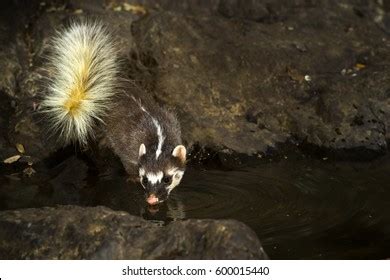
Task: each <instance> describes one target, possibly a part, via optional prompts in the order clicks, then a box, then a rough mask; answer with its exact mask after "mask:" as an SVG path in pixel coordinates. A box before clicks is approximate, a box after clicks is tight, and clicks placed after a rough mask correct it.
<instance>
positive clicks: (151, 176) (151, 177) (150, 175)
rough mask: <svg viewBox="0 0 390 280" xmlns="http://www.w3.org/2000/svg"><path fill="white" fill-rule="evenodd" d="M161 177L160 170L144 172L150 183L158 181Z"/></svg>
mask: <svg viewBox="0 0 390 280" xmlns="http://www.w3.org/2000/svg"><path fill="white" fill-rule="evenodd" d="M163 177H164V173H163V172H162V171H159V172H157V173H147V174H146V178H148V181H149V182H150V183H151V184H152V185H155V184H157V183H160V182H161V180H162V178H163Z"/></svg>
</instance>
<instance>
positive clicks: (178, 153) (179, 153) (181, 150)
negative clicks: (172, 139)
mask: <svg viewBox="0 0 390 280" xmlns="http://www.w3.org/2000/svg"><path fill="white" fill-rule="evenodd" d="M186 153H187V150H186V147H184V146H183V145H177V146H176V147H175V148H174V149H173V152H172V155H173V156H174V157H177V158H179V159H180V161H181V162H183V163H184V162H185V161H186Z"/></svg>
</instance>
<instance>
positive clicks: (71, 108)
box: [41, 21, 186, 205]
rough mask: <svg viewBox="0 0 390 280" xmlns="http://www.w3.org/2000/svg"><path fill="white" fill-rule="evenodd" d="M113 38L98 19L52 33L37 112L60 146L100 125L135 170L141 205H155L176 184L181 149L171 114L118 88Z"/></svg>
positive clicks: (92, 134)
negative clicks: (143, 202)
mask: <svg viewBox="0 0 390 280" xmlns="http://www.w3.org/2000/svg"><path fill="white" fill-rule="evenodd" d="M114 41H115V38H113V36H112V35H111V34H110V32H109V31H108V29H107V28H106V27H105V26H104V25H102V24H101V23H99V22H88V21H84V22H74V23H72V24H71V25H70V26H69V27H68V28H67V29H65V30H63V31H61V32H58V33H57V35H56V36H55V37H54V38H53V40H52V45H51V48H50V49H51V54H50V55H49V60H48V63H47V70H48V86H47V93H45V96H44V97H43V100H42V102H41V108H42V109H41V110H42V112H43V113H44V114H45V116H46V119H47V121H48V124H49V127H50V129H51V130H52V132H53V133H54V134H55V135H58V136H57V137H58V138H59V140H61V142H63V143H64V144H69V143H79V144H81V145H82V146H85V145H87V144H88V142H89V141H91V139H94V138H96V130H97V127H103V135H104V136H103V137H104V139H105V141H103V142H106V143H107V145H108V147H109V148H110V149H112V150H113V152H114V153H115V154H116V155H117V156H118V157H119V158H120V159H121V161H122V164H123V166H124V167H125V169H126V171H127V173H129V174H137V173H138V174H137V176H139V179H140V182H141V185H142V186H143V188H144V189H145V194H146V201H147V203H148V204H150V205H155V204H158V203H160V202H162V201H164V200H166V199H167V198H168V196H169V193H170V192H171V191H172V190H173V189H174V188H175V187H176V186H177V185H178V184H179V183H180V181H181V179H182V177H183V175H184V171H185V161H186V148H185V147H184V146H183V145H182V141H181V131H180V125H179V122H178V120H177V118H176V117H175V115H174V114H172V113H171V112H169V111H168V110H166V109H164V108H162V107H160V106H159V105H158V104H156V103H155V102H154V101H153V100H152V99H151V97H150V96H148V94H145V92H144V91H142V90H136V89H135V88H131V89H130V90H128V89H127V90H126V89H123V88H121V87H120V86H119V87H118V85H119V84H120V80H121V78H120V77H119V76H120V67H119V64H118V51H117V48H116V46H115V44H114V43H113V42H114ZM126 91H127V92H126Z"/></svg>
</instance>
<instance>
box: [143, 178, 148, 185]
mask: <svg viewBox="0 0 390 280" xmlns="http://www.w3.org/2000/svg"><path fill="white" fill-rule="evenodd" d="M147 183H148V178H146V177H142V184H143V185H146V184H147Z"/></svg>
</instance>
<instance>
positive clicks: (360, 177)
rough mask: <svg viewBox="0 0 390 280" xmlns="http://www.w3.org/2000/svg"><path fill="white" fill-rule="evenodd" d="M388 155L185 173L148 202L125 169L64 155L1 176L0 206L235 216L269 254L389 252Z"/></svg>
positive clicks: (159, 217) (159, 220)
mask: <svg viewBox="0 0 390 280" xmlns="http://www.w3.org/2000/svg"><path fill="white" fill-rule="evenodd" d="M389 168H390V160H381V161H376V162H372V163H354V164H350V163H328V162H323V161H316V160H305V161H303V160H301V161H282V162H275V163H269V164H261V165H259V166H257V167H256V168H245V169H242V170H235V171H220V170H195V169H190V170H188V172H187V173H186V176H185V178H184V181H183V182H182V184H181V185H180V186H179V187H178V188H177V189H175V190H174V191H173V192H172V194H171V197H170V199H169V200H168V201H167V202H165V203H164V204H162V205H159V206H158V207H148V206H147V205H146V203H145V201H144V195H143V191H142V189H141V187H140V186H137V185H134V184H129V183H128V182H126V177H125V176H124V175H119V174H116V173H115V172H108V173H106V174H100V175H99V176H97V175H92V174H89V173H88V168H87V167H86V165H85V163H84V162H83V161H81V160H78V159H76V158H73V157H71V158H69V159H68V160H67V161H65V162H63V163H62V164H61V165H59V166H57V167H56V168H54V169H52V170H50V172H48V174H43V172H39V170H38V173H37V175H36V176H34V177H32V178H30V179H29V178H23V177H18V176H13V177H11V178H10V177H7V176H0V208H1V209H15V208H24V207H40V206H53V205H57V204H77V205H85V206H95V205H105V206H107V207H110V208H112V209H114V210H122V211H127V212H129V213H131V214H133V215H138V216H141V217H143V218H145V219H148V220H151V221H152V222H154V223H156V224H158V225H161V226H164V225H165V224H167V223H169V222H171V221H175V220H183V219H188V218H201V219H205V218H216V219H219V218H224V219H226V218H228V219H237V220H240V221H242V222H244V223H246V224H247V225H249V226H250V227H251V228H252V229H253V230H254V231H255V232H256V233H257V235H258V236H259V238H260V240H261V242H262V243H263V245H264V247H265V250H266V251H267V253H268V254H269V255H270V257H271V258H284V259H288V258H292V259H295V258H307V259H313V258H388V257H390V188H389V185H390V184H389V182H390V180H389V177H388V170H389Z"/></svg>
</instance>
